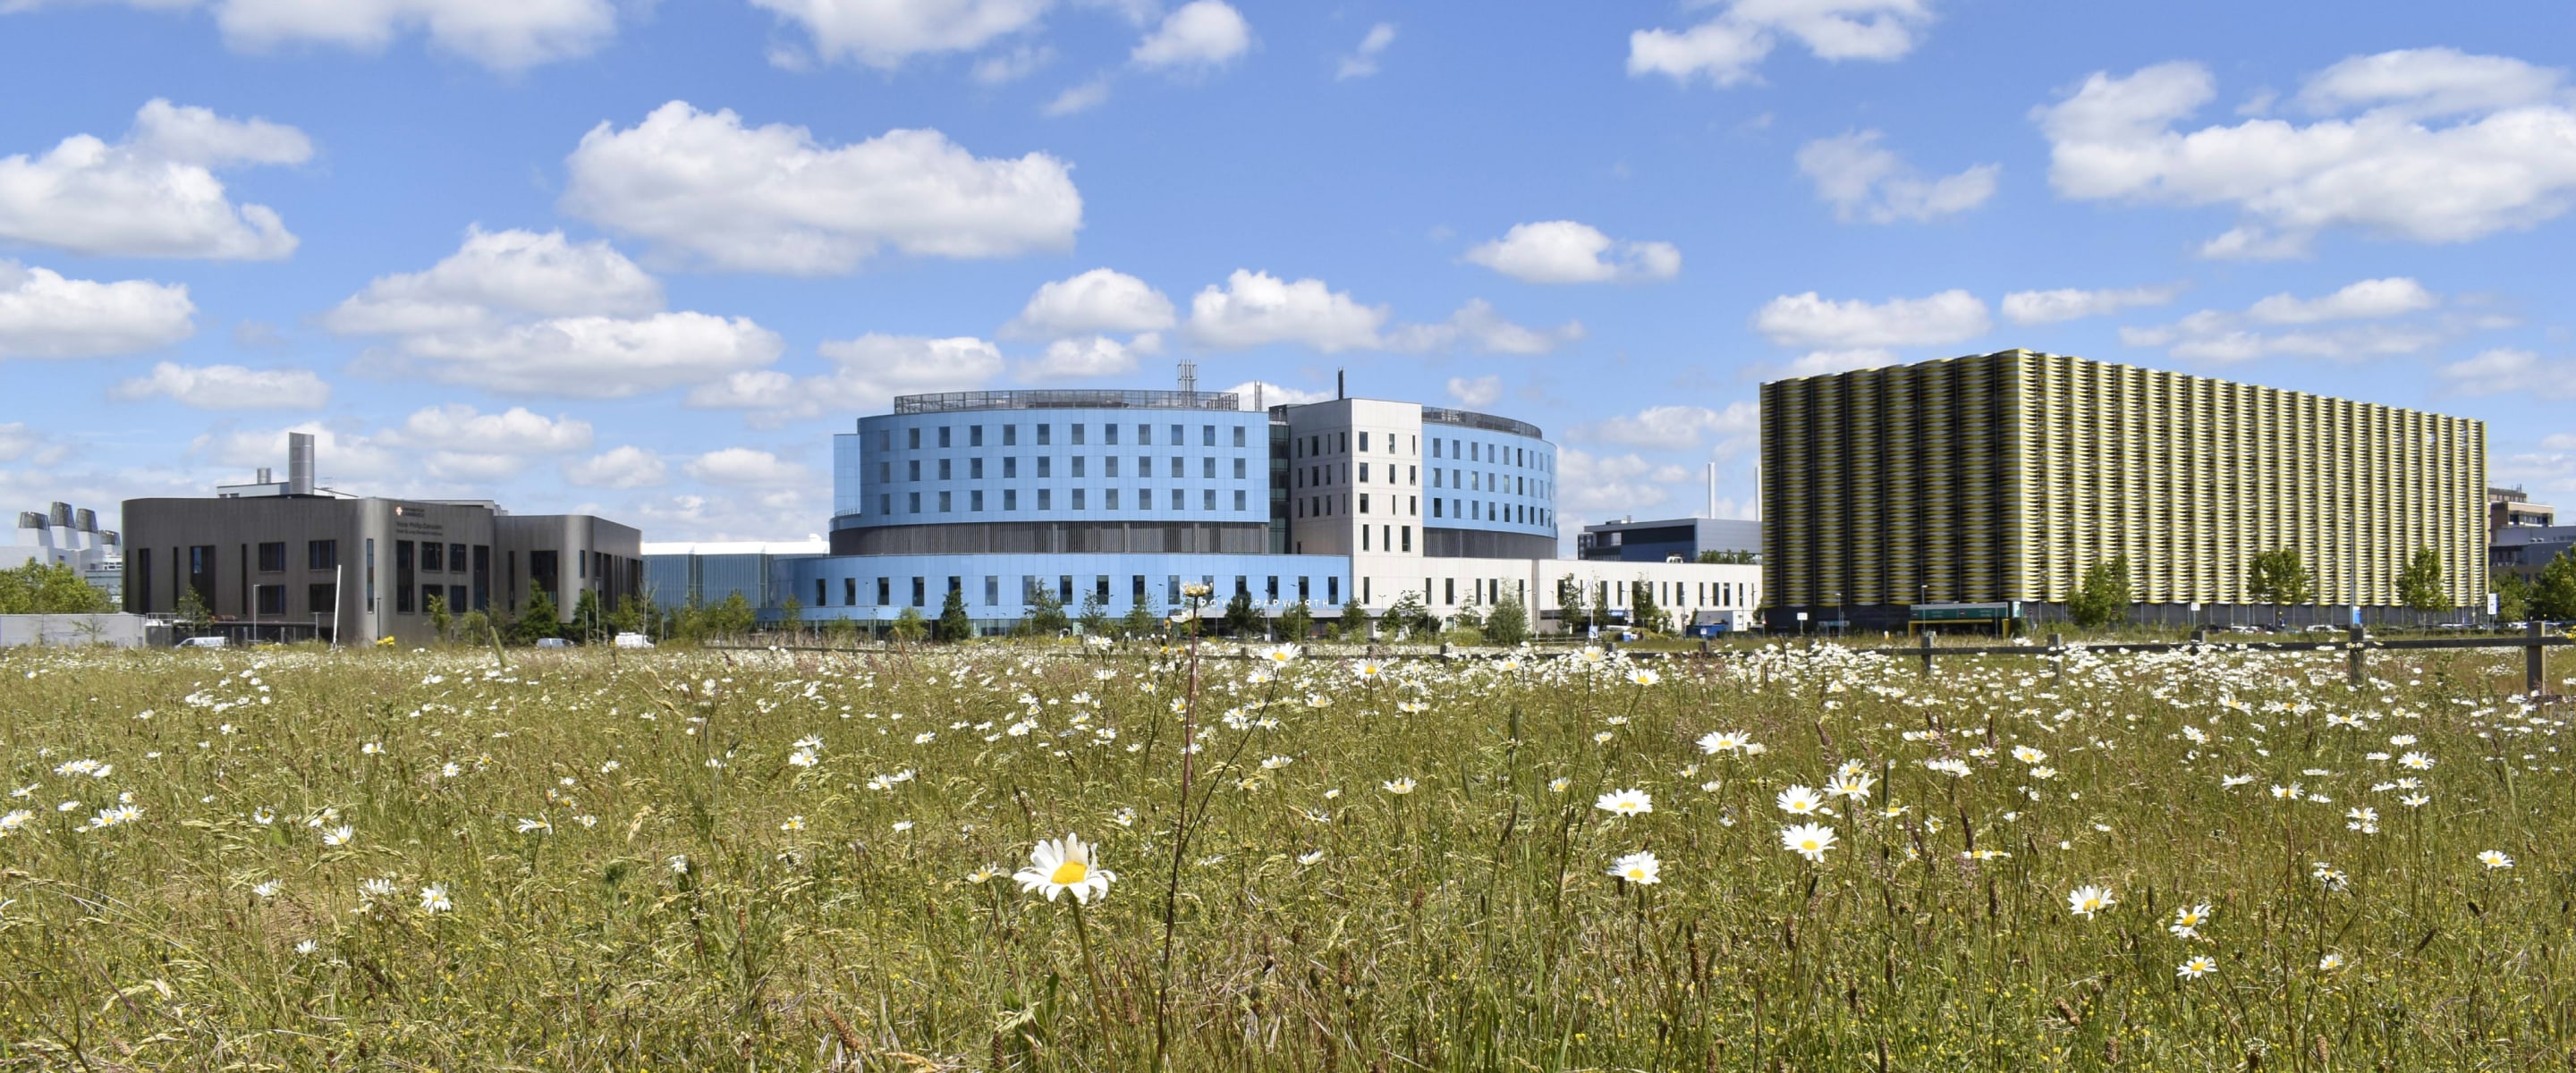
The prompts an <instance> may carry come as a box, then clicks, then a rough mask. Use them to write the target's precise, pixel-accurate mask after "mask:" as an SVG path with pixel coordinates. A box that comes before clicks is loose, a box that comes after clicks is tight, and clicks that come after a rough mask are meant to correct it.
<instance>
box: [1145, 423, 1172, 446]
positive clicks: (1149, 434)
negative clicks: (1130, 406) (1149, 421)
mask: <svg viewBox="0 0 2576 1073" xmlns="http://www.w3.org/2000/svg"><path fill="white" fill-rule="evenodd" d="M1180 439H1181V438H1180V437H1178V436H1174V437H1172V442H1174V443H1179V442H1180ZM1153 442H1154V426H1152V425H1138V426H1136V446H1138V447H1143V446H1146V445H1148V444H1151V443H1153Z"/></svg>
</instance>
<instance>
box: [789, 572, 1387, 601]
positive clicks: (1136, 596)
mask: <svg viewBox="0 0 2576 1073" xmlns="http://www.w3.org/2000/svg"><path fill="white" fill-rule="evenodd" d="M860 580H861V579H859V578H855V577H845V578H842V579H841V592H840V596H841V600H840V603H839V604H838V605H837V606H841V607H867V606H876V607H891V606H894V605H895V583H896V581H897V580H898V579H896V578H891V577H881V578H877V579H876V600H875V602H874V603H873V604H863V603H860V602H859V597H860V596H862V595H864V593H863V592H862V591H861V589H860V585H859V582H860ZM911 580H912V587H911V597H912V599H911V602H910V603H909V604H907V605H905V606H910V607H928V606H930V578H928V577H921V576H916V577H914V578H912V579H911ZM1050 580H1052V581H1053V584H1049V581H1050ZM1280 580H1281V575H1278V574H1272V575H1269V576H1268V577H1266V578H1264V579H1263V581H1262V586H1261V588H1260V589H1259V590H1258V591H1257V592H1256V591H1255V590H1254V589H1253V587H1252V575H1249V574H1236V575H1234V588H1233V590H1232V592H1233V595H1236V596H1243V597H1245V598H1247V599H1258V600H1263V601H1267V602H1290V601H1296V600H1309V601H1311V600H1313V599H1314V598H1315V596H1316V592H1315V588H1314V581H1313V579H1312V578H1311V577H1307V576H1304V575H1300V576H1298V577H1296V578H1294V579H1293V580H1294V581H1295V583H1296V584H1295V587H1294V588H1293V589H1288V590H1286V594H1285V595H1283V592H1282V589H1281V587H1280ZM1109 581H1110V575H1108V574H1094V575H1092V577H1091V585H1090V586H1089V587H1088V588H1087V589H1086V590H1085V592H1084V597H1083V598H1084V599H1085V600H1087V601H1092V602H1097V603H1098V604H1099V605H1100V606H1102V607H1107V606H1109V591H1110V590H1109ZM1145 581H1146V576H1145V575H1143V574H1130V575H1128V578H1127V583H1128V589H1127V599H1128V602H1129V603H1131V604H1142V603H1145V600H1146V593H1147V589H1146V584H1145ZM1199 584H1202V585H1205V586H1207V587H1208V588H1209V591H1211V592H1213V591H1215V589H1216V575H1214V574H1201V575H1199ZM965 586H966V578H965V576H964V575H960V574H950V575H948V587H947V588H946V589H943V590H941V591H942V592H943V593H947V592H955V593H959V594H961V595H963V593H964V592H965ZM1322 595H1323V598H1324V600H1325V602H1327V603H1330V604H1336V605H1338V604H1340V603H1341V602H1342V579H1341V578H1340V577H1338V576H1327V577H1325V578H1324V591H1323V593H1322ZM1019 597H1020V603H1019V605H1018V606H1035V605H1037V604H1039V603H1042V602H1045V601H1046V600H1048V599H1050V598H1052V599H1053V600H1054V601H1055V603H1056V604H1057V605H1058V606H1060V607H1073V606H1075V596H1074V575H1072V574H1059V575H1056V576H1055V577H1054V578H1053V579H1049V578H1047V577H1044V576H1042V575H1038V574H1022V575H1020V591H1019ZM1180 603H1181V575H1179V574H1167V575H1164V577H1163V604H1164V605H1165V606H1167V607H1178V606H1180ZM814 606H816V607H832V606H836V605H835V604H834V603H833V602H832V585H831V581H830V579H828V578H815V579H814ZM984 606H986V607H1003V606H1006V605H1004V604H1003V603H1002V575H1000V574H986V575H984Z"/></svg>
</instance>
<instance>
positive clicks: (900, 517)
mask: <svg viewBox="0 0 2576 1073" xmlns="http://www.w3.org/2000/svg"><path fill="white" fill-rule="evenodd" d="M1269 427H1270V423H1269V417H1268V415H1266V414H1260V413H1245V412H1242V411H1218V410H1181V409H1173V410H1156V409H1142V408H1136V409H1114V408H1103V409H1076V408H1065V409H987V410H952V411H941V412H933V413H896V414H886V415H882V416H878V417H869V418H863V419H861V420H860V421H859V423H858V431H857V432H854V433H843V434H841V435H838V436H835V437H833V440H834V442H833V450H832V459H833V475H832V481H833V488H832V502H833V511H834V515H835V516H834V518H833V523H832V524H833V528H834V529H836V530H842V529H866V528H873V527H880V526H894V525H944V524H952V523H958V522H1034V521H1053V522H1066V521H1076V522H1140V521H1147V522H1219V523H1241V524H1259V525H1267V524H1268V523H1269V520H1270V504H1269V487H1270V482H1269V477H1270V433H1269Z"/></svg>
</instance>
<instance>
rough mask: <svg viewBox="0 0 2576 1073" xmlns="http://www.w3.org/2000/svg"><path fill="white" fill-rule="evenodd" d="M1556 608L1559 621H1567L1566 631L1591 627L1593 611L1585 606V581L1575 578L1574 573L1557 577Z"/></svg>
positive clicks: (1570, 631) (1571, 631) (1573, 631)
mask: <svg viewBox="0 0 2576 1073" xmlns="http://www.w3.org/2000/svg"><path fill="white" fill-rule="evenodd" d="M1556 608H1557V610H1556V618H1557V621H1559V622H1563V623H1565V629H1566V632H1568V633H1576V632H1580V631H1583V630H1585V629H1589V628H1590V627H1591V625H1592V613H1591V612H1590V611H1588V610H1586V609H1585V608H1584V606H1583V583H1582V582H1580V581H1576V580H1574V575H1572V574H1567V575H1565V576H1564V577H1561V578H1558V579H1556Z"/></svg>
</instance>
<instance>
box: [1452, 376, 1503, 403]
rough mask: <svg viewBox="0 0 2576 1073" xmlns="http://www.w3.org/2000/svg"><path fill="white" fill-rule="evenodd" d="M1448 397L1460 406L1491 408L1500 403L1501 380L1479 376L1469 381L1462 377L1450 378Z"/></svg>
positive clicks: (1496, 377)
mask: <svg viewBox="0 0 2576 1073" xmlns="http://www.w3.org/2000/svg"><path fill="white" fill-rule="evenodd" d="M1449 397H1450V398H1453V399H1456V400H1458V403H1459V405H1462V406H1491V405H1493V404H1495V403H1497V402H1500V401H1502V398H1503V378H1502V377H1499V376H1479V377H1477V378H1475V379H1473V380H1470V379H1468V378H1466V377H1463V376H1453V377H1450V378H1449Z"/></svg>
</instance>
